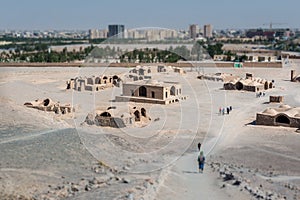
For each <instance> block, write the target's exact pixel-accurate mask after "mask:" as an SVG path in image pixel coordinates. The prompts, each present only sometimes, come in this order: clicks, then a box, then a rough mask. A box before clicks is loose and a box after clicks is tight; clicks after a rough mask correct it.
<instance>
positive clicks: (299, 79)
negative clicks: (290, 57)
mask: <svg viewBox="0 0 300 200" xmlns="http://www.w3.org/2000/svg"><path fill="white" fill-rule="evenodd" d="M291 81H292V82H298V83H300V74H298V75H296V71H295V70H291Z"/></svg>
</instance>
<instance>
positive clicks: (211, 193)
mask: <svg viewBox="0 0 300 200" xmlns="http://www.w3.org/2000/svg"><path fill="white" fill-rule="evenodd" d="M197 155H198V153H197V152H194V153H191V154H186V155H184V156H183V157H181V158H180V159H179V160H177V162H176V163H175V166H174V167H173V168H172V169H171V171H170V173H169V175H168V176H167V178H166V180H165V181H164V182H163V183H162V184H161V187H160V190H159V191H158V194H157V196H156V198H155V199H172V200H174V199H175V200H176V199H178V200H179V199H207V200H209V199H212V200H214V199H224V200H226V199H228V200H234V199H237V200H243V199H249V198H250V197H249V196H246V194H244V193H240V192H239V191H237V190H235V189H234V188H226V189H225V188H223V189H222V188H221V185H219V184H220V183H219V181H218V177H217V174H216V173H214V172H212V171H211V169H210V167H208V166H205V170H204V173H199V172H198V169H197V160H196V158H197Z"/></svg>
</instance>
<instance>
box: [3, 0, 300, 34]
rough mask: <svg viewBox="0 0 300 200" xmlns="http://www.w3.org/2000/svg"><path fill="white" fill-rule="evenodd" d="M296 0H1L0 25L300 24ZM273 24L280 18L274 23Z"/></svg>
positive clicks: (177, 26)
mask: <svg viewBox="0 0 300 200" xmlns="http://www.w3.org/2000/svg"><path fill="white" fill-rule="evenodd" d="M299 7H300V2H299V1H297V0H287V1H285V3H278V2H277V1H276V2H274V1H273V0H265V1H259V0H253V1H238V0H231V1H227V2H220V1H217V0H211V1H196V0H189V1H186V2H185V3H177V2H176V3H174V1H170V0H166V1H158V0H153V1H151V2H147V3H141V1H137V0H130V1H126V2H125V1H113V2H108V1H105V2H99V1H95V0H91V1H89V2H88V3H87V2H83V1H79V0H73V1H58V0H53V1H51V2H43V3H42V4H41V2H40V1H38V0H28V1H5V2H1V8H0V29H1V30H4V29H9V30H49V29H52V30H87V29H93V28H95V29H106V28H107V26H108V25H109V24H124V25H125V26H126V28H129V29H130V28H139V27H162V28H169V29H188V26H189V25H190V24H198V25H199V26H200V27H202V26H203V25H204V24H212V25H213V27H214V29H227V28H228V29H230V28H235V29H237V28H241V29H243V28H268V24H270V23H271V22H272V23H273V28H277V27H286V28H300V22H299V21H298V19H299V18H300V14H299V12H298V8H299ZM276 23H281V24H280V25H277V24H276Z"/></svg>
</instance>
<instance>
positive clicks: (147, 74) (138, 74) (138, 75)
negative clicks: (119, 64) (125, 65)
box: [127, 65, 185, 81]
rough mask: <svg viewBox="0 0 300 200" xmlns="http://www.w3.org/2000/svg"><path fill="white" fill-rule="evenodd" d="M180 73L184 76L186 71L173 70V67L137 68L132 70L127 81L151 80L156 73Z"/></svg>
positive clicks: (180, 69)
mask: <svg viewBox="0 0 300 200" xmlns="http://www.w3.org/2000/svg"><path fill="white" fill-rule="evenodd" d="M172 72H173V73H179V74H184V73H185V71H184V70H183V69H182V68H178V67H177V68H173V67H171V66H164V65H158V66H140V65H138V66H136V67H135V68H133V69H131V70H130V71H129V73H128V74H127V79H128V80H130V81H139V80H149V79H151V78H152V75H153V74H156V73H172Z"/></svg>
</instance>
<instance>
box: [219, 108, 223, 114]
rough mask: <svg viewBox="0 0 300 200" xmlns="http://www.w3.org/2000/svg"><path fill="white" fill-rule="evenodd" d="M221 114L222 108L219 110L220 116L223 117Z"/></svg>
mask: <svg viewBox="0 0 300 200" xmlns="http://www.w3.org/2000/svg"><path fill="white" fill-rule="evenodd" d="M221 113H222V108H221V107H220V108H219V115H221Z"/></svg>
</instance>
